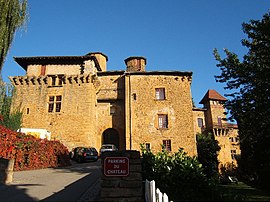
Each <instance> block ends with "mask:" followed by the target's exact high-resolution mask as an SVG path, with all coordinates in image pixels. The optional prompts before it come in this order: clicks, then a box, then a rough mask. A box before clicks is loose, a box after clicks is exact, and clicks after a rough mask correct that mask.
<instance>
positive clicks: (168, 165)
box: [142, 145, 218, 201]
mask: <svg viewBox="0 0 270 202" xmlns="http://www.w3.org/2000/svg"><path fill="white" fill-rule="evenodd" d="M142 156H143V159H142V166H143V171H144V172H143V177H144V179H148V180H155V182H156V185H157V187H158V188H159V189H160V190H161V191H162V192H164V193H167V194H168V196H169V197H170V199H172V200H173V201H194V200H195V201H205V200H215V199H218V194H217V192H216V191H215V184H214V182H213V181H212V180H211V179H210V180H209V179H207V178H206V175H205V174H204V172H203V168H202V165H201V164H200V163H199V162H198V160H197V158H196V157H190V156H188V155H187V154H186V153H185V152H184V150H183V149H182V148H180V149H179V151H178V152H176V153H168V152H167V151H162V152H158V153H157V154H156V155H154V154H153V153H152V152H151V151H150V150H146V149H145V148H144V146H143V145H142Z"/></svg>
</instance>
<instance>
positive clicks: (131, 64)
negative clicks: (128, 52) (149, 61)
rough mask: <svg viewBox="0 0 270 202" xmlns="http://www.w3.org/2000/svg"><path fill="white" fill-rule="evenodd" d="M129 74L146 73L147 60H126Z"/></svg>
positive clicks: (139, 58)
mask: <svg viewBox="0 0 270 202" xmlns="http://www.w3.org/2000/svg"><path fill="white" fill-rule="evenodd" d="M125 63H126V66H127V69H126V71H127V72H144V71H145V65H146V58H144V57H141V56H135V57H129V58H127V59H125Z"/></svg>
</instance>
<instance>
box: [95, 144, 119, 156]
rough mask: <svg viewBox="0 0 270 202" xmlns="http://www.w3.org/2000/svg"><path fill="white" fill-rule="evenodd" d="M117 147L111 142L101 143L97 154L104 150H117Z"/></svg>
mask: <svg viewBox="0 0 270 202" xmlns="http://www.w3.org/2000/svg"><path fill="white" fill-rule="evenodd" d="M117 150H118V149H117V147H116V146H115V145H113V144H103V145H102V146H101V148H100V150H99V154H100V155H101V154H102V153H103V152H105V151H117Z"/></svg>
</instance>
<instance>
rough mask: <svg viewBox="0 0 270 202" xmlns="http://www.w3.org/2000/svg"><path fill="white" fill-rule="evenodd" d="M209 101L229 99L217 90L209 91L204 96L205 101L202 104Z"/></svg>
mask: <svg viewBox="0 0 270 202" xmlns="http://www.w3.org/2000/svg"><path fill="white" fill-rule="evenodd" d="M208 100H219V101H226V100H227V99H226V98H225V97H223V96H222V95H220V94H219V93H218V92H217V91H215V90H208V91H207V93H206V94H205V95H204V97H203V99H202V100H201V101H200V104H203V103H205V102H206V101H208Z"/></svg>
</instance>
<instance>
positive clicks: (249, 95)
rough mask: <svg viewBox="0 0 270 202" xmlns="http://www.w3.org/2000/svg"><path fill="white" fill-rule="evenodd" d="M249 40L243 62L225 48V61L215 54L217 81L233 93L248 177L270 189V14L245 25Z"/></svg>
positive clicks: (245, 42)
mask: <svg viewBox="0 0 270 202" xmlns="http://www.w3.org/2000/svg"><path fill="white" fill-rule="evenodd" d="M243 31H244V33H245V34H247V39H243V40H242V45H243V46H245V47H246V48H247V49H248V53H247V54H245V55H244V56H243V61H240V60H239V59H238V56H237V55H236V54H235V53H232V52H230V51H228V50H227V49H225V54H226V58H225V59H222V58H221V56H220V55H219V53H218V51H217V50H214V55H215V58H216V60H217V61H218V64H217V67H219V68H220V70H221V74H220V75H219V76H215V78H216V81H217V82H221V83H226V86H225V89H228V90H231V92H230V94H229V95H228V96H230V97H231V100H229V101H227V102H226V104H225V105H226V108H227V109H229V110H230V113H231V115H232V116H231V118H232V119H235V120H237V122H238V127H239V136H240V148H241V161H240V162H239V168H240V170H241V172H242V173H243V175H244V176H247V178H249V179H253V184H254V183H258V185H261V186H262V187H264V188H268V189H270V183H269V181H270V174H269V170H270V150H269V143H270V127H269V125H270V110H269V109H270V48H269V47H270V15H269V13H266V14H265V15H264V16H263V18H262V19H261V20H251V21H250V22H249V23H244V24H243Z"/></svg>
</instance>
